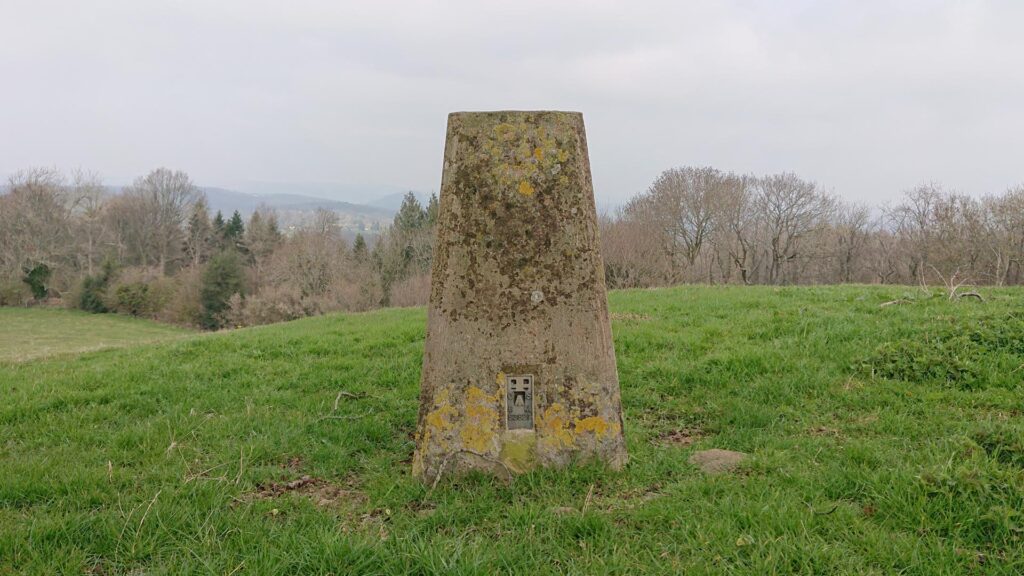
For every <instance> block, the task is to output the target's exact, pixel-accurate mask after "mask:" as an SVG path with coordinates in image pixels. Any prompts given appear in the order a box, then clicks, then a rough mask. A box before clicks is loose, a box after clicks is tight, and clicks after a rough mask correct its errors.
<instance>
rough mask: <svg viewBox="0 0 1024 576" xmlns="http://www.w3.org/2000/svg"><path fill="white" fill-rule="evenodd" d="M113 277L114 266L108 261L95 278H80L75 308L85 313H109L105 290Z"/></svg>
mask: <svg viewBox="0 0 1024 576" xmlns="http://www.w3.org/2000/svg"><path fill="white" fill-rule="evenodd" d="M113 277H114V264H113V262H111V261H110V260H107V261H106V262H104V263H103V268H102V269H101V270H100V272H99V274H96V275H95V276H86V277H85V278H82V284H81V287H80V288H79V291H78V297H77V298H75V306H76V307H77V308H79V309H80V310H85V311H86V312H93V313H96V314H101V313H104V312H110V308H108V307H107V288H108V287H109V286H110V281H111V280H112V279H113Z"/></svg>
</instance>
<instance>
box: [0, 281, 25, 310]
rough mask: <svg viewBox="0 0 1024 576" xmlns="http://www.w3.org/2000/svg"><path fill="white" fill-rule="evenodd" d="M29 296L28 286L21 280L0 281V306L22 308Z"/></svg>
mask: <svg viewBox="0 0 1024 576" xmlns="http://www.w3.org/2000/svg"><path fill="white" fill-rule="evenodd" d="M31 296H32V293H31V292H29V290H28V286H25V283H24V282H22V281H21V280H15V279H9V278H4V279H0V306H24V305H25V303H27V302H28V300H29V298H31Z"/></svg>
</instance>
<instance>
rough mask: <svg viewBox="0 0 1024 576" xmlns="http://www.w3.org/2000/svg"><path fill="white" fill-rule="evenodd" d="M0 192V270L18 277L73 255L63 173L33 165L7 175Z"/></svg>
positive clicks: (55, 265) (54, 265) (59, 263)
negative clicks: (4, 192)
mask: <svg viewBox="0 0 1024 576" xmlns="http://www.w3.org/2000/svg"><path fill="white" fill-rule="evenodd" d="M7 188H8V191H7V193H6V194H4V195H3V196H0V273H2V275H3V276H4V277H6V278H8V279H14V278H19V277H20V276H21V275H22V274H26V273H28V272H29V271H31V270H32V269H34V268H36V267H39V266H44V267H46V268H47V269H48V270H55V269H58V268H60V267H61V266H64V265H66V264H67V263H68V262H69V261H71V260H73V257H74V250H75V246H74V242H73V239H72V234H71V199H70V197H69V195H68V188H67V185H66V183H65V181H64V177H63V176H61V174H60V173H59V172H57V171H55V170H52V169H46V168H33V169H29V170H25V171H22V172H18V173H17V174H15V175H14V176H12V177H11V178H10V180H9V181H8V185H7Z"/></svg>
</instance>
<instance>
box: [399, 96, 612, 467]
mask: <svg viewBox="0 0 1024 576" xmlns="http://www.w3.org/2000/svg"><path fill="white" fill-rule="evenodd" d="M524 375H529V376H530V377H532V415H533V421H532V424H524V423H525V422H527V419H525V418H524V417H523V416H522V410H523V407H524V406H525V407H526V409H527V410H528V409H530V408H531V406H529V405H528V404H530V401H529V400H530V397H529V396H527V395H525V394H522V393H520V392H518V390H519V388H521V387H522V383H523V380H522V379H521V378H522V377H523V376H524ZM515 377H519V378H520V379H519V380H518V383H517V384H515V385H513V384H511V380H512V379H513V378H515ZM510 388H511V392H512V393H511V394H510ZM516 394H519V395H516ZM513 396H514V398H515V400H514V401H513V400H512V397H513ZM524 400H525V404H524ZM510 403H511V404H514V409H515V410H517V411H519V412H518V413H516V414H514V415H513V424H514V425H513V426H511V427H510V426H509V419H508V415H509V414H510V407H509V404H510ZM521 426H528V427H527V428H526V429H516V428H518V427H521ZM510 428H512V429H510ZM595 458H596V459H600V460H603V461H606V462H607V463H608V464H610V465H611V466H612V467H614V468H618V467H621V466H622V465H623V464H625V462H626V459H627V456H626V447H625V442H624V439H623V429H622V412H621V406H620V401H619V380H618V374H617V372H616V367H615V352H614V349H613V346H612V336H611V326H610V324H609V319H608V303H607V296H606V290H605V284H604V269H603V264H602V261H601V255H600V253H599V242H598V231H597V216H596V211H595V208H594V193H593V187H592V184H591V179H590V161H589V159H588V155H587V141H586V134H585V132H584V129H583V116H582V115H581V114H579V113H575V112H458V113H454V114H451V115H450V116H449V117H448V136H447V143H446V145H445V154H444V175H443V177H442V181H441V207H440V215H439V219H438V232H437V242H436V245H435V248H434V264H433V271H432V289H431V295H430V308H429V313H428V322H427V342H426V350H425V353H424V358H423V375H422V382H421V391H420V413H419V423H418V427H417V432H416V453H415V455H414V457H413V473H414V474H415V475H416V476H418V477H420V478H421V479H423V480H424V481H426V482H436V481H437V479H438V478H440V477H441V476H442V475H447V474H448V473H454V472H459V471H465V470H468V469H482V470H486V471H490V472H493V473H495V474H499V475H503V476H504V475H509V474H515V473H521V472H525V471H527V470H530V469H531V468H534V467H535V466H565V465H567V464H569V463H570V462H573V461H576V460H587V459H595Z"/></svg>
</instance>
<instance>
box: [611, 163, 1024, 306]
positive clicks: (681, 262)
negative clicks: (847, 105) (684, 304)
mask: <svg viewBox="0 0 1024 576" xmlns="http://www.w3.org/2000/svg"><path fill="white" fill-rule="evenodd" d="M601 236H602V245H603V253H604V259H605V268H606V275H607V279H608V284H609V285H610V286H611V287H615V288H623V287H650V286H664V285H671V284H679V283H687V282H699V283H707V284H770V285H781V284H838V283H874V284H914V285H923V284H928V285H930V284H947V285H949V284H954V283H956V284H959V283H971V284H991V285H999V286H1002V285H1014V284H1020V283H1022V282H1024V274H1022V272H1024V271H1022V269H1021V267H1022V263H1024V186H1018V187H1016V188H1011V189H1009V190H1006V191H1004V192H1001V193H997V194H991V195H987V196H984V197H982V198H980V199H976V198H972V197H970V196H967V195H965V194H962V193H957V192H955V191H950V190H947V189H944V188H943V187H942V186H941V185H939V184H923V185H920V186H918V187H916V188H913V189H911V190H907V191H905V192H904V193H903V194H902V195H901V197H900V198H899V199H898V200H897V201H896V202H895V203H893V204H891V205H887V206H881V207H870V206H867V205H864V204H856V203H850V202H845V201H843V200H841V199H839V198H837V197H836V196H834V195H833V194H831V193H829V192H828V191H826V190H824V189H822V188H821V186H819V185H818V184H816V183H814V182H810V181H807V180H804V179H802V178H800V177H798V176H797V175H795V174H790V173H784V174H773V175H768V176H756V175H741V174H735V173H732V172H723V171H720V170H716V169H714V168H708V167H681V168H672V169H669V170H666V171H664V172H663V173H662V174H661V175H660V176H659V177H658V178H657V179H656V180H655V181H654V183H652V184H651V186H650V187H649V188H648V190H646V191H645V192H643V193H641V194H639V195H637V196H636V197H634V198H633V199H632V200H630V201H629V202H628V203H627V204H626V205H625V206H624V207H623V208H622V209H620V210H619V211H617V212H616V213H615V214H612V215H608V216H605V217H603V218H602V219H601Z"/></svg>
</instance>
